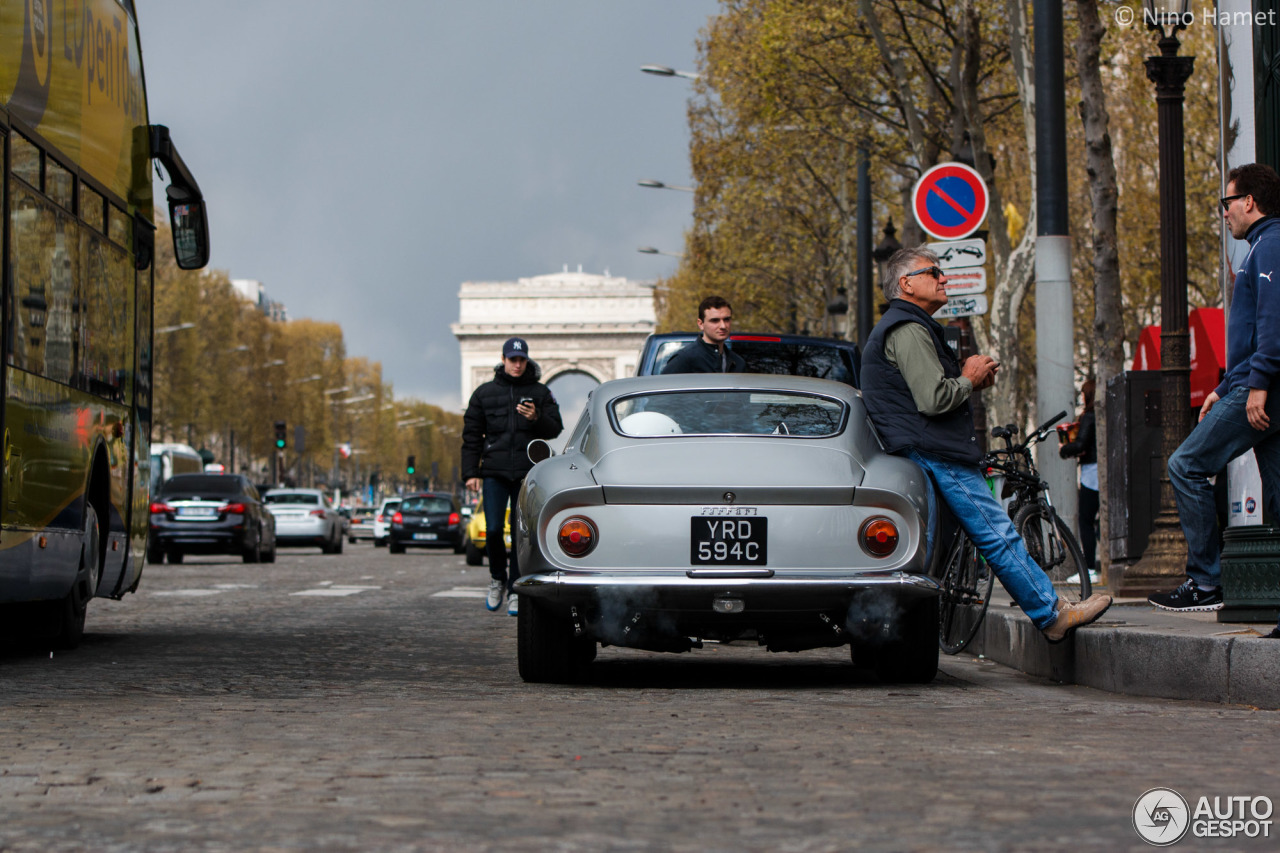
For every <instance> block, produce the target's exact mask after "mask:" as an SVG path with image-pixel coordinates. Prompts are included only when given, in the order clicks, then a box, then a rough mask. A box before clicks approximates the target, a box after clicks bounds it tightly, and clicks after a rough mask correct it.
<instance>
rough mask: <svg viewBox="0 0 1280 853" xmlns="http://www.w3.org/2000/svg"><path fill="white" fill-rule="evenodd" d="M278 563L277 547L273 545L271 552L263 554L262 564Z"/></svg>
mask: <svg viewBox="0 0 1280 853" xmlns="http://www.w3.org/2000/svg"><path fill="white" fill-rule="evenodd" d="M275 561H276V546H275V545H272V546H271V550H270V551H263V552H262V562H264V563H274V562H275Z"/></svg>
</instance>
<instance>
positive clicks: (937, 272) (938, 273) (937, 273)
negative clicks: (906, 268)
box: [903, 267, 942, 278]
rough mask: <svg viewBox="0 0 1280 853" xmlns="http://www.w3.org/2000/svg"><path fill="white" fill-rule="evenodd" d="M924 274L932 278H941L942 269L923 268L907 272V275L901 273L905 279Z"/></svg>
mask: <svg viewBox="0 0 1280 853" xmlns="http://www.w3.org/2000/svg"><path fill="white" fill-rule="evenodd" d="M925 273H928V274H929V275H931V276H933V277H934V278H942V268H941V267H925V268H924V269H918V270H914V271H912V272H909V273H903V276H904V277H905V278H911V276H913V275H924V274H925Z"/></svg>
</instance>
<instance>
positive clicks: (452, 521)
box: [449, 512, 462, 527]
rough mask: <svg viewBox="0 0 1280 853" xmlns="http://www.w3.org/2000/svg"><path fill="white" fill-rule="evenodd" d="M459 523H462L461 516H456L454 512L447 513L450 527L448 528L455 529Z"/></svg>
mask: <svg viewBox="0 0 1280 853" xmlns="http://www.w3.org/2000/svg"><path fill="white" fill-rule="evenodd" d="M461 523H462V516H460V515H458V513H456V512H451V513H449V526H450V527H457V526H458V525H459V524H461Z"/></svg>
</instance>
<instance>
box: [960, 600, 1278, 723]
mask: <svg viewBox="0 0 1280 853" xmlns="http://www.w3.org/2000/svg"><path fill="white" fill-rule="evenodd" d="M1128 609H1129V608H1125V607H1116V606H1113V607H1112V608H1111V610H1109V611H1108V612H1107V614H1106V615H1105V616H1104V617H1103V618H1102V619H1101V620H1100V621H1099V622H1098V623H1097V624H1094V625H1090V626H1088V627H1086V628H1082V629H1080V630H1078V631H1076V632H1075V634H1074V635H1073V636H1072V637H1070V638H1068V639H1067V640H1066V641H1065V642H1063V643H1061V644H1059V645H1056V646H1051V645H1049V643H1047V642H1045V639H1044V637H1043V636H1041V634H1040V632H1039V631H1037V630H1036V629H1035V627H1034V626H1033V625H1032V624H1031V620H1029V619H1028V618H1027V617H1026V616H1025V615H1023V613H1022V611H1021V610H1018V609H1016V608H1012V607H1006V606H1003V602H999V601H998V600H997V601H993V602H992V605H991V609H990V610H989V611H988V613H987V618H986V619H985V620H984V621H983V625H982V628H981V629H980V630H979V632H978V635H977V636H976V637H975V638H974V640H973V642H972V643H971V644H970V645H969V648H968V650H967V651H968V652H970V653H972V654H975V655H977V654H981V655H984V656H986V657H987V658H989V659H991V660H994V661H996V662H997V663H1001V664H1004V665H1005V666H1010V667H1013V668H1014V669H1018V670H1021V671H1022V672H1025V673H1027V674H1028V675H1035V676H1040V677H1042V678H1049V679H1052V680H1054V681H1059V682H1062V683H1064V684H1080V685H1083V686H1086V687H1096V688H1098V689H1099V690H1107V691H1109V692H1112V693H1124V694H1128V695H1132V696H1158V697H1160V698H1164V699H1192V700H1195V701H1199V702H1221V703H1230V704H1239V705H1252V706H1255V707H1258V708H1267V709H1280V641H1277V640H1263V639H1258V638H1256V637H1246V636H1222V631H1221V630H1220V629H1221V628H1223V627H1225V626H1211V627H1217V628H1218V629H1219V630H1218V631H1212V632H1211V631H1210V630H1209V626H1206V627H1201V626H1196V625H1191V626H1184V625H1174V626H1167V625H1154V626H1153V625H1150V624H1144V623H1149V622H1153V621H1157V620H1156V619H1152V618H1149V614H1146V613H1127V612H1126V610H1128ZM1130 616H1133V617H1142V618H1136V619H1133V620H1130V619H1129V617H1130ZM1174 618H1176V617H1174ZM1197 628H1199V630H1196V629H1197Z"/></svg>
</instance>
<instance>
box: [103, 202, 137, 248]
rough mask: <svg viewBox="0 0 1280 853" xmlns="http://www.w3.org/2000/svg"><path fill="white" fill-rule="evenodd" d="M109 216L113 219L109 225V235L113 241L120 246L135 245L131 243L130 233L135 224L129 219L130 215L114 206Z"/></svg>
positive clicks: (109, 221)
mask: <svg viewBox="0 0 1280 853" xmlns="http://www.w3.org/2000/svg"><path fill="white" fill-rule="evenodd" d="M108 215H109V216H110V217H111V218H110V219H109V220H108V223H107V229H108V230H107V233H108V235H110V237H111V241H112V242H113V243H115V244H116V245H119V246H131V245H133V244H132V243H130V242H129V233H130V229H131V227H132V225H133V222H131V221H130V219H129V214H127V213H125V212H124V211H123V210H121V209H120V208H118V207H116V206H115V205H114V204H113V205H111V209H110V210H109V211H108Z"/></svg>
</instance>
